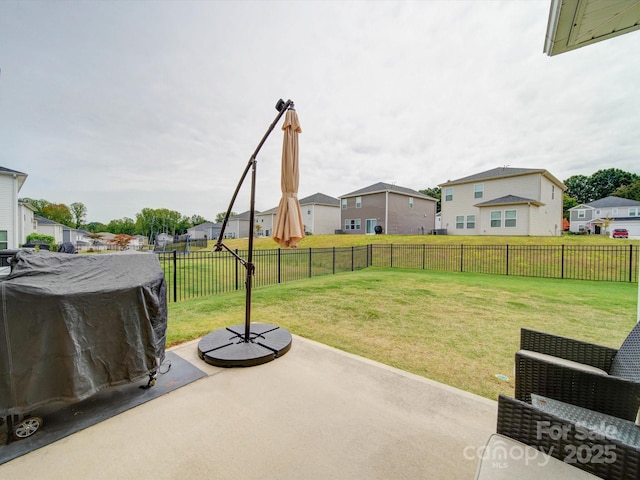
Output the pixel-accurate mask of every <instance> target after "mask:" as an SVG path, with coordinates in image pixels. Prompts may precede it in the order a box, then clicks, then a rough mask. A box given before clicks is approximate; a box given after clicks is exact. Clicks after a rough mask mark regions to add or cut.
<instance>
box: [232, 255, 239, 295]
mask: <svg viewBox="0 0 640 480" xmlns="http://www.w3.org/2000/svg"><path fill="white" fill-rule="evenodd" d="M235 252H236V255H238V249H237V248H236V250H235ZM234 260H235V261H234V262H233V263H234V265H235V266H236V290H238V289H239V287H240V282H239V278H238V259H237V258H236V259H234Z"/></svg>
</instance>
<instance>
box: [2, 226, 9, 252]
mask: <svg viewBox="0 0 640 480" xmlns="http://www.w3.org/2000/svg"><path fill="white" fill-rule="evenodd" d="M7 238H8V236H7V231H6V230H0V250H6V249H7V248H9V243H8V241H7Z"/></svg>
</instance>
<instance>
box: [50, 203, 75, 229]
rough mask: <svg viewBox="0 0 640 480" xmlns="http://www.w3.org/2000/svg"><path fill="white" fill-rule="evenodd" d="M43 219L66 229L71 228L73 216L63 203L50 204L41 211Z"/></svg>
mask: <svg viewBox="0 0 640 480" xmlns="http://www.w3.org/2000/svg"><path fill="white" fill-rule="evenodd" d="M42 213H43V215H42V216H43V217H45V218H48V219H49V220H53V221H54V222H58V223H61V224H63V225H66V226H67V227H73V226H74V225H75V224H74V222H73V215H72V214H71V210H69V207H67V206H66V205H65V204H64V203H50V204H48V205H47V206H46V207H44V208H43V209H42Z"/></svg>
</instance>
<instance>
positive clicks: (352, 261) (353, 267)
mask: <svg viewBox="0 0 640 480" xmlns="http://www.w3.org/2000/svg"><path fill="white" fill-rule="evenodd" d="M354 269H355V266H354V258H353V247H351V271H352V272H353V270H354Z"/></svg>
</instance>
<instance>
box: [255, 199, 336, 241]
mask: <svg viewBox="0 0 640 480" xmlns="http://www.w3.org/2000/svg"><path fill="white" fill-rule="evenodd" d="M299 203H300V212H301V213H302V222H303V224H304V232H305V233H306V234H307V235H322V234H329V233H335V231H336V229H338V228H340V200H338V199H337V198H334V197H330V196H329V195H325V194H324V193H315V194H313V195H309V196H308V197H304V198H301V199H300V200H299ZM277 214H278V207H274V208H270V209H269V210H265V211H264V212H260V213H258V214H256V227H260V228H259V229H258V228H256V234H257V235H258V236H260V237H270V236H271V234H272V232H273V225H274V224H275V221H276V215H277Z"/></svg>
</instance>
